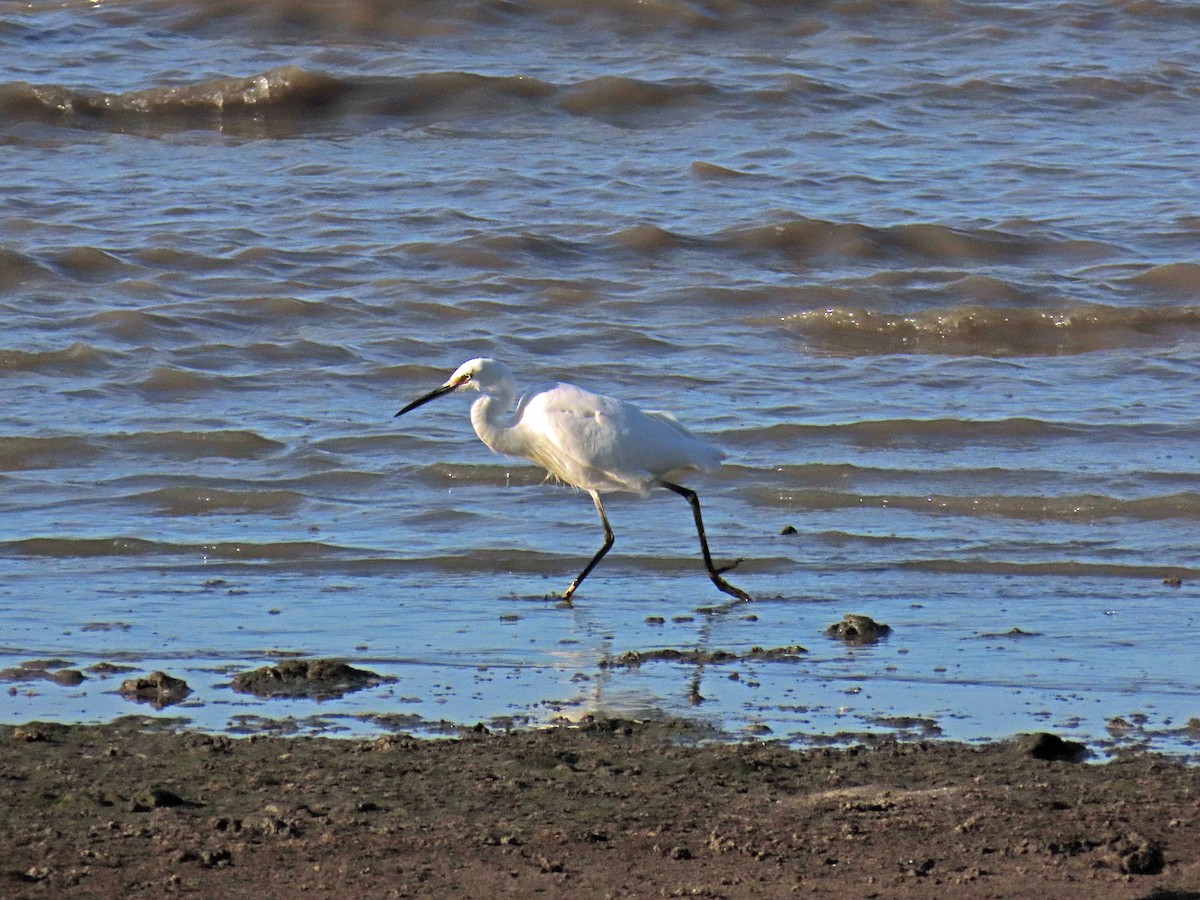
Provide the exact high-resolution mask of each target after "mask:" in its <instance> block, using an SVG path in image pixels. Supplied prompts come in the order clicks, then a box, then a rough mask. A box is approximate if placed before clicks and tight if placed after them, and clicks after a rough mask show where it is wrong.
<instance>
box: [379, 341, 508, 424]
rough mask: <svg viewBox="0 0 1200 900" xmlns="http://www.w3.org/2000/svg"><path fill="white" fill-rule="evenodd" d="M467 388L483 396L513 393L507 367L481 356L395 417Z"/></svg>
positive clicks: (455, 371) (466, 363)
mask: <svg viewBox="0 0 1200 900" xmlns="http://www.w3.org/2000/svg"><path fill="white" fill-rule="evenodd" d="M468 388H474V389H475V390H477V391H480V392H481V393H484V394H509V395H511V393H512V391H513V377H512V372H510V371H509V368H508V366H506V365H505V364H504V363H502V362H500V361H499V360H495V359H489V358H487V357H482V356H480V357H476V358H475V359H469V360H467V361H466V362H465V363H463V364H462V365H461V366H459V367H458V368H457V369H455V370H454V374H453V375H451V376H450V377H449V378H448V379H446V382H445V384H443V385H441V386H440V387H436V388H434V389H433V390H432V391H430V392H429V393H428V394H426V395H425V396H423V397H418V398H417V399H416V400H414V401H413V402H412V403H410V404H408V405H407V406H406V407H404V408H403V409H402V410H400V412H398V413H396V415H397V416H402V415H404V414H405V413H406V412H408V411H410V410H413V409H416V408H417V407H418V406H423V405H424V404H426V403H428V402H429V401H430V400H434V399H436V398H438V397H440V396H442V395H443V394H450V393H453V392H454V391H465V390H467V389H468Z"/></svg>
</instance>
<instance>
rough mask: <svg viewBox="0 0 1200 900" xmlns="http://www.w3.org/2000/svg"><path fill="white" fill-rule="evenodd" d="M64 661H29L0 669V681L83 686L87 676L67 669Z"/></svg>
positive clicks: (75, 670) (67, 664)
mask: <svg viewBox="0 0 1200 900" xmlns="http://www.w3.org/2000/svg"><path fill="white" fill-rule="evenodd" d="M67 666H69V663H68V662H67V660H65V659H31V660H28V661H26V662H23V663H21V664H20V665H19V666H14V667H13V668H10V669H0V681H49V682H52V683H54V684H57V685H61V686H62V687H75V686H76V685H78V684H83V682H84V681H86V680H87V676H86V675H84V674H83V673H82V672H80V671H79V670H78V669H71V668H67Z"/></svg>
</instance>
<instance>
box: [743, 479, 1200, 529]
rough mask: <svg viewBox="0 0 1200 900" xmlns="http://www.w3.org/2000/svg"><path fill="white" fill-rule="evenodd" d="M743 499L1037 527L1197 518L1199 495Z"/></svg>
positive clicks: (800, 493)
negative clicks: (1010, 521)
mask: <svg viewBox="0 0 1200 900" xmlns="http://www.w3.org/2000/svg"><path fill="white" fill-rule="evenodd" d="M743 495H744V496H745V497H746V498H747V499H748V500H749V501H750V502H751V503H753V504H755V505H757V506H763V507H772V508H783V509H805V510H833V509H899V510H905V511H908V512H920V513H929V514H931V515H938V516H965V517H996V518H1007V519H1023V520H1029V521H1041V522H1093V521H1099V520H1106V519H1135V520H1142V521H1155V522H1157V521H1164V520H1169V519H1183V520H1188V521H1191V520H1196V519H1200V494H1197V493H1194V492H1190V491H1184V492H1180V493H1175V494H1168V495H1165V496H1160V497H1140V498H1137V499H1133V500H1125V499H1119V498H1116V497H1106V496H1102V495H1097V494H1081V495H1069V496H1061V497H1046V496H1037V495H1024V496H1018V495H992V496H973V495H966V496H955V495H948V494H928V495H904V494H858V493H847V492H842V491H831V490H797V491H789V490H786V489H783V490H781V489H779V488H774V489H773V488H767V487H753V488H749V489H747V490H745V491H744V492H743Z"/></svg>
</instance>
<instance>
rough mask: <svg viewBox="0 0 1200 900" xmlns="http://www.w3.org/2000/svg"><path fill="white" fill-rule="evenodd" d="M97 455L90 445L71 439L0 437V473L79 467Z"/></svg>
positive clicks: (73, 437)
mask: <svg viewBox="0 0 1200 900" xmlns="http://www.w3.org/2000/svg"><path fill="white" fill-rule="evenodd" d="M100 452H101V451H100V450H99V448H97V447H96V446H95V445H94V444H93V443H91V442H90V441H88V440H86V439H84V438H81V437H75V436H63V437H20V436H17V437H4V436H0V472H18V471H25V470H29V469H51V468H58V467H65V466H73V465H79V464H81V463H84V462H86V461H88V460H90V459H93V458H94V457H96V456H98V455H99V454H100Z"/></svg>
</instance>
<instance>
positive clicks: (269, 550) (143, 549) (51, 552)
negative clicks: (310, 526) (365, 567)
mask: <svg viewBox="0 0 1200 900" xmlns="http://www.w3.org/2000/svg"><path fill="white" fill-rule="evenodd" d="M349 552H350V551H348V550H347V549H346V548H343V547H337V546H335V545H332V544H323V543H320V542H319V541H280V542H276V543H253V542H245V543H232V542H217V543H211V544H175V543H170V542H168V541H152V540H147V539H145V538H138V537H102V538H79V537H36V538H24V539H22V540H15V541H4V542H0V556H44V557H50V558H53V559H75V558H83V557H96V556H116V557H122V556H191V557H196V558H198V559H210V558H211V559H220V560H255V561H273V560H302V559H309V558H316V557H329V556H340V555H346V554H347V553H349Z"/></svg>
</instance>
